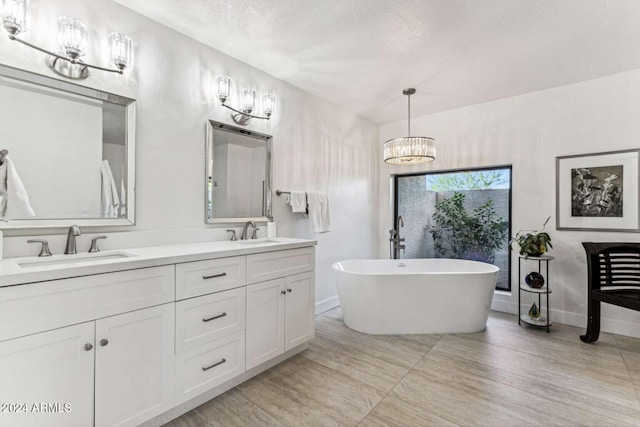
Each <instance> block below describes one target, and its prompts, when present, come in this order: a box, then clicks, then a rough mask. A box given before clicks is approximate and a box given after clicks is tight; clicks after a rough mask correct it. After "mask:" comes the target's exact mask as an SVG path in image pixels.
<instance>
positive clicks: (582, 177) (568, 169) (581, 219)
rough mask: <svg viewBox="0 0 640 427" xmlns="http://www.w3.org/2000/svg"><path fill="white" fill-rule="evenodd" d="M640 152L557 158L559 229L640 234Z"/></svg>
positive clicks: (635, 150)
mask: <svg viewBox="0 0 640 427" xmlns="http://www.w3.org/2000/svg"><path fill="white" fill-rule="evenodd" d="M639 170H640V149H634V150H624V151H611V152H605V153H592V154H579V155H573V156H561V157H556V229H557V230H590V231H626V232H640V206H639V203H638V201H639V199H640V197H639V191H640V185H639V181H640V177H639Z"/></svg>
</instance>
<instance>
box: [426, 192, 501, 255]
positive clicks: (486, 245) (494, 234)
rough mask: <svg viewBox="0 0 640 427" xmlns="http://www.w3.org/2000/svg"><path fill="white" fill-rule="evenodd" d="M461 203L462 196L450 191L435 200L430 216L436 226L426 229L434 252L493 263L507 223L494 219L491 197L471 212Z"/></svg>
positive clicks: (463, 200)
mask: <svg viewBox="0 0 640 427" xmlns="http://www.w3.org/2000/svg"><path fill="white" fill-rule="evenodd" d="M464 202H465V195H464V194H463V193H459V192H454V193H453V195H452V196H451V197H448V198H446V199H444V200H442V201H440V202H439V203H436V206H435V212H434V213H433V216H432V218H433V221H434V223H435V224H436V225H435V226H432V227H431V228H430V232H431V236H432V237H433V241H434V248H435V252H436V255H437V256H439V257H452V258H462V259H464V258H473V259H479V260H482V261H486V262H493V260H494V256H495V252H496V251H497V250H498V249H499V248H500V247H502V245H503V244H504V243H505V239H506V238H507V233H508V228H509V223H508V222H507V220H506V219H504V218H498V216H497V213H496V211H495V209H494V205H493V201H492V200H489V201H488V202H486V203H485V204H483V205H482V206H479V207H477V208H475V209H473V210H472V211H467V209H465V207H464Z"/></svg>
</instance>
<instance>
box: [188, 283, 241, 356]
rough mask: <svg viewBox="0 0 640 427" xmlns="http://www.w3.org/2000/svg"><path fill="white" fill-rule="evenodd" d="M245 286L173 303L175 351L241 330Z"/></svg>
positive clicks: (190, 347)
mask: <svg viewBox="0 0 640 427" xmlns="http://www.w3.org/2000/svg"><path fill="white" fill-rule="evenodd" d="M245 294H246V291H245V288H244V287H241V288H238V289H231V290H228V291H224V292H218V293H215V294H212V295H205V296H202V297H197V298H191V299H188V300H184V301H178V302H177V303H176V353H182V352H183V351H187V350H190V349H192V348H194V347H197V346H199V345H202V344H204V343H206V342H209V341H213V340H216V339H218V338H221V337H223V336H225V335H229V334H232V333H234V332H238V331H242V330H244V325H245Z"/></svg>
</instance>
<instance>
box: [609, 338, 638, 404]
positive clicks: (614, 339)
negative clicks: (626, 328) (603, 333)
mask: <svg viewBox="0 0 640 427" xmlns="http://www.w3.org/2000/svg"><path fill="white" fill-rule="evenodd" d="M613 342H614V343H616V349H617V350H618V353H619V354H620V358H621V359H622V364H623V365H624V370H625V372H626V373H627V377H629V382H630V383H631V387H632V388H633V392H634V393H635V395H636V400H637V401H638V403H640V390H638V387H636V383H635V381H633V378H631V373H630V372H629V366H628V365H627V361H626V360H625V358H624V355H623V354H622V350H620V345H619V344H618V340H617V338H616V335H615V334H613Z"/></svg>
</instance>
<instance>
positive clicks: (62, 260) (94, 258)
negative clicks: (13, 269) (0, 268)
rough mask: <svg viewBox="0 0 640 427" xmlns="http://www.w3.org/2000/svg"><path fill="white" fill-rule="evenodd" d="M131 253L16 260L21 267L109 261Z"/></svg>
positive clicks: (128, 255)
mask: <svg viewBox="0 0 640 427" xmlns="http://www.w3.org/2000/svg"><path fill="white" fill-rule="evenodd" d="M132 256H135V255H131V254H128V253H125V252H115V253H114V252H111V253H97V254H83V255H59V256H56V257H54V258H44V259H37V260H33V261H22V262H18V265H19V266H20V267H22V268H34V267H47V266H50V265H73V264H79V263H93V262H100V261H110V260H114V259H122V258H129V257H132Z"/></svg>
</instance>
